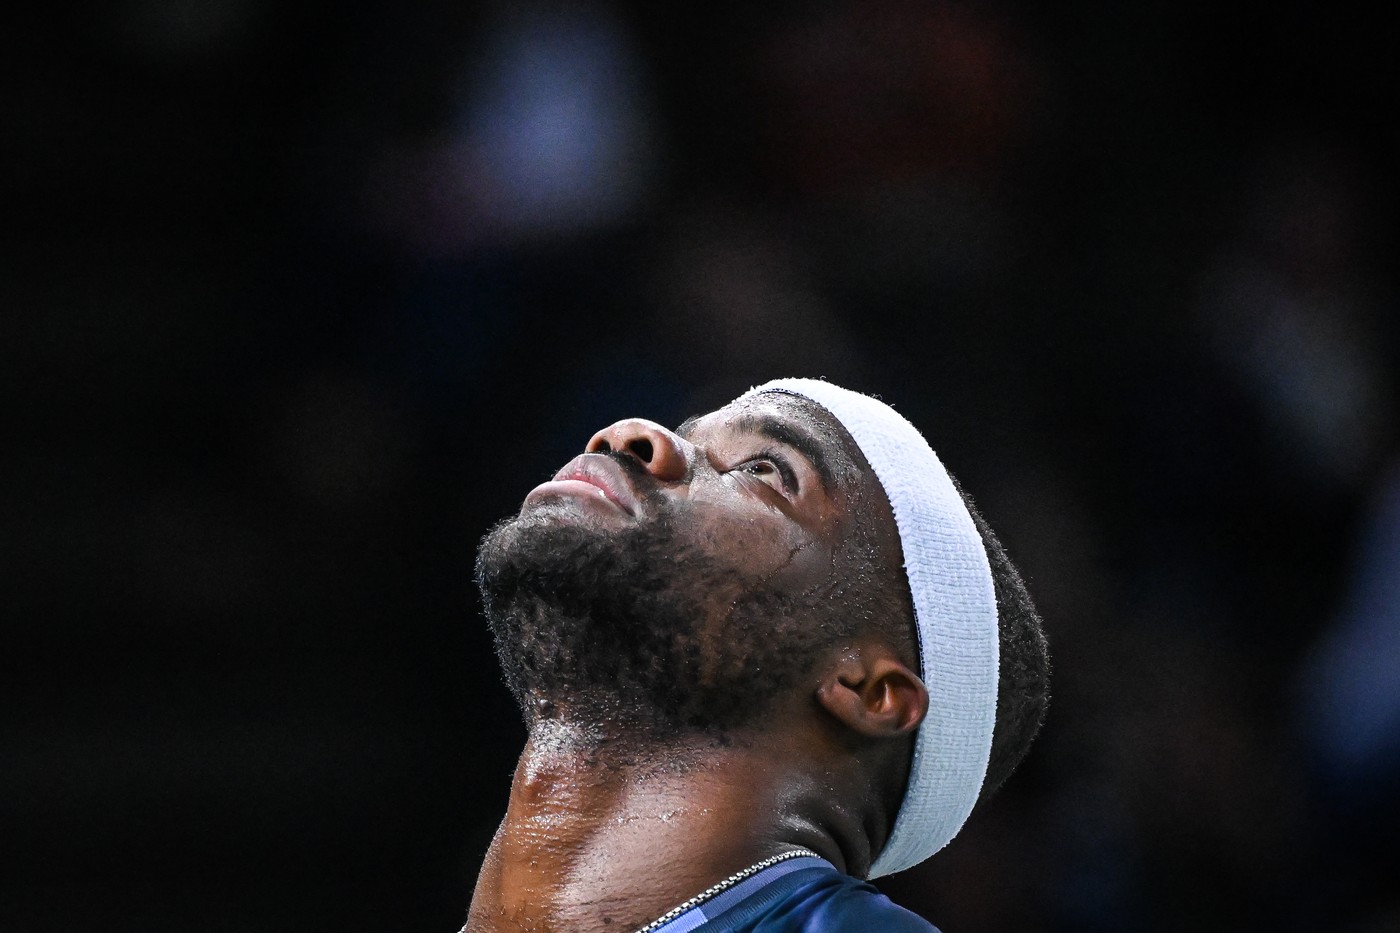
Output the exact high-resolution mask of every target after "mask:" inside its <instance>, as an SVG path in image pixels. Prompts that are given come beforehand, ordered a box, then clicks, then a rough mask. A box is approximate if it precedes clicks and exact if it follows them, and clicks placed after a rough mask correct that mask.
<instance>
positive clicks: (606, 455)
mask: <svg viewBox="0 0 1400 933" xmlns="http://www.w3.org/2000/svg"><path fill="white" fill-rule="evenodd" d="M477 582H478V584H479V586H480V587H481V592H482V596H483V600H484V604H485V610H486V615H487V619H488V621H489V623H490V625H491V628H492V631H493V633H494V635H495V638H496V645H497V651H498V654H499V656H500V660H501V663H502V666H503V668H504V672H505V678H506V682H507V684H508V685H509V686H510V688H511V690H512V691H513V692H514V694H515V696H516V698H517V699H518V700H519V702H520V705H521V708H522V710H523V712H524V716H525V720H526V724H527V726H528V727H529V739H528V741H527V744H526V747H525V750H524V752H523V753H522V755H521V757H520V763H519V765H518V767H517V769H516V772H515V778H514V782H513V784H512V787H511V796H510V803H509V806H508V809H507V813H506V816H505V819H504V821H503V822H502V823H501V826H500V828H499V830H498V831H497V833H496V837H495V839H494V840H493V842H492V844H491V847H490V850H489V852H488V854H487V857H486V861H485V864H484V865H483V867H482V870H481V875H480V877H479V879H478V881H477V885H476V891H475V894H474V896H473V900H472V905H471V910H470V914H469V916H468V920H467V925H466V933H487V931H493V933H494V931H517V930H520V931H523V930H532V931H533V930H541V931H544V930H557V931H565V930H568V931H585V933H586V931H604V930H607V931H632V930H644V931H647V933H683V931H689V930H696V929H699V930H704V931H707V933H719V931H765V933H766V931H797V930H801V931H813V933H815V931H835V930H882V931H883V930H890V931H906V930H907V931H929V930H932V929H933V928H932V927H931V926H929V925H928V923H926V922H925V921H923V920H921V919H920V918H918V917H916V916H915V915H914V914H912V913H910V912H908V911H905V910H903V909H901V908H898V907H896V906H894V905H893V904H891V903H890V901H889V900H888V899H886V898H885V897H884V896H883V895H881V894H879V893H878V892H877V891H876V890H875V889H874V888H873V887H871V886H870V885H869V884H867V883H865V882H864V881H861V880H858V879H863V878H871V877H877V876H879V875H883V874H888V873H890V872H894V871H900V870H903V869H905V868H908V867H910V866H912V865H914V864H917V863H918V862H920V861H922V860H923V859H925V858H927V857H928V856H929V855H932V854H933V853H934V852H935V851H937V850H938V849H939V848H941V847H942V846H943V845H944V844H945V843H946V842H947V841H948V840H949V839H951V838H952V837H953V835H954V834H955V833H956V832H957V831H958V829H959V828H960V827H961V825H962V823H963V821H964V820H965V819H966V817H967V815H968V814H969V812H970V811H971V810H972V808H973V806H974V805H975V804H976V803H977V802H978V800H979V799H985V798H986V797H987V796H988V795H989V794H990V793H991V792H992V791H993V790H994V789H995V788H996V786H997V785H999V784H1000V783H1001V781H1003V780H1004V779H1005V778H1006V776H1007V775H1008V774H1009V773H1010V771H1011V770H1012V769H1013V768H1014V767H1015V765H1016V764H1017V763H1018V762H1019V761H1020V760H1021V758H1022V757H1024V755H1025V753H1026V751H1027V748H1028V746H1029V744H1030V742H1031V739H1032V738H1033V737H1034V735H1035V733H1036V731H1037V730H1038V728H1039V725H1040V722H1041V719H1042V718H1043V715H1044V709H1045V704H1046V699H1047V657H1046V651H1045V641H1044V636H1043V634H1042V633H1041V629H1040V623H1039V620H1038V618H1037V617H1036V615H1035V612H1034V609H1033V608H1032V607H1031V603H1030V600H1029V598H1028V596H1027V595H1026V592H1025V588H1024V586H1023V585H1022V583H1021V580H1020V578H1019V576H1018V575H1017V573H1016V571H1015V569H1014V568H1013V567H1012V566H1011V564H1010V563H1009V562H1008V561H1007V560H1006V556H1005V554H1004V553H1003V551H1002V549H1001V547H1000V545H999V544H998V543H997V541H996V539H995V538H994V537H993V536H992V534H991V532H990V531H989V530H988V529H987V528H986V527H985V525H984V524H983V523H982V522H981V519H980V518H978V517H977V516H976V513H975V512H973V511H972V510H971V508H970V506H969V505H967V504H966V501H965V499H964V498H963V496H962V495H961V493H960V492H959V490H958V489H957V487H956V486H955V484H954V483H953V481H952V480H951V478H950V477H949V476H948V474H947V473H946V472H945V471H944V469H943V467H942V466H941V464H940V463H939V461H938V459H937V457H936V456H935V455H934V454H933V451H932V450H931V449H930V448H929V446H928V444H927V442H925V441H924V439H923V437H922V436H921V435H920V434H919V432H918V431H917V430H915V429H914V428H913V426H912V425H910V424H909V423H908V422H907V421H906V420H904V418H903V417H902V416H900V415H898V414H897V413H896V412H894V410H893V409H891V408H889V407H888V406H886V405H885V404H883V403H882V402H879V401H877V400H875V399H872V398H869V397H867V396H863V395H859V394H857V393H854V392H850V391H848V390H845V389H841V388H839V387H836V386H833V385H830V384H829V383H825V382H819V381H814V380H805V379H792V380H779V381H777V382H772V383H768V384H767V385H765V386H761V387H759V388H757V389H754V390H752V391H750V392H749V393H747V394H745V395H744V396H742V397H740V398H739V399H737V400H735V401H734V402H732V403H730V404H729V405H727V406H725V407H724V408H721V409H720V410H718V411H716V412H713V413H711V414H708V415H705V416H704V417H701V418H692V419H690V420H689V421H687V422H686V423H685V424H683V425H681V426H680V428H679V429H678V430H677V431H675V432H672V431H669V430H667V429H665V428H663V427H661V426H660V425H658V424H654V423H652V422H649V421H642V420H636V419H632V420H627V421H620V422H618V423H617V424H614V425H613V426H612V427H610V428H607V429H606V430H603V431H601V432H599V433H598V434H597V435H595V436H594V437H593V439H592V440H590V441H589V443H588V446H587V452H585V453H584V454H583V455H581V456H579V457H578V458H576V459H574V460H573V461H571V462H570V463H569V464H568V465H566V466H565V467H564V468H563V469H562V470H561V471H560V472H559V473H558V474H557V475H556V476H555V478H554V479H553V480H551V481H549V482H546V483H544V484H542V485H540V486H538V487H536V488H535V489H534V490H532V491H531V492H530V493H529V495H527V496H526V498H525V502H524V505H523V506H522V508H521V510H520V513H519V515H517V516H515V517H514V518H512V519H510V520H508V521H506V522H503V523H502V524H500V525H498V526H497V527H496V528H495V529H493V530H492V531H491V532H490V533H489V534H488V535H487V536H486V538H485V539H484V540H483V542H482V545H481V550H480V553H479V555H478V559H477Z"/></svg>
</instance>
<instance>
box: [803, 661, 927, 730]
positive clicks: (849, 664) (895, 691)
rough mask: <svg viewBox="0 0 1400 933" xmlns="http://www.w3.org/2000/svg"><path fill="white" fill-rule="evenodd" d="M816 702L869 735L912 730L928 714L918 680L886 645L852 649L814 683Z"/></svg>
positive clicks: (924, 696) (849, 725)
mask: <svg viewBox="0 0 1400 933" xmlns="http://www.w3.org/2000/svg"><path fill="white" fill-rule="evenodd" d="M816 698H817V702H818V703H820V704H821V705H822V707H823V708H824V709H826V711H827V712H828V713H830V714H831V715H832V716H834V717H836V719H838V720H839V721H840V722H841V723H842V724H844V725H845V726H846V727H847V728H848V729H851V730H852V731H854V732H856V733H858V734H860V735H863V736H866V737H868V738H872V739H878V738H898V737H899V736H902V735H906V734H908V733H910V732H913V731H914V730H915V729H917V728H918V727H919V724H920V723H921V722H923V721H924V716H926V715H927V714H928V689H927V688H926V687H925V686H924V682H923V680H922V679H921V678H920V677H919V675H917V674H915V673H914V672H913V671H911V670H910V669H909V668H908V667H906V666H905V665H904V664H902V663H901V662H900V661H899V660H898V659H897V658H896V657H894V656H893V655H892V654H891V653H890V652H888V651H887V650H881V649H875V650H871V649H865V650H861V649H852V650H850V651H848V652H847V653H846V654H845V655H844V656H843V657H842V658H841V659H840V661H839V662H838V663H837V664H836V665H835V666H833V668H832V669H831V670H830V671H828V672H827V676H826V678H825V679H824V680H823V681H822V682H821V684H820V685H819V686H818V687H817V691H816Z"/></svg>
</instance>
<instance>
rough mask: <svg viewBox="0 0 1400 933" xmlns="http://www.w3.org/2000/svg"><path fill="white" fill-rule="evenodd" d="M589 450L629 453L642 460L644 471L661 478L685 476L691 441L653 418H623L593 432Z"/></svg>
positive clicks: (670, 481) (673, 480)
mask: <svg viewBox="0 0 1400 933" xmlns="http://www.w3.org/2000/svg"><path fill="white" fill-rule="evenodd" d="M585 449H586V450H587V452H588V453H591V454H596V453H607V452H608V451H611V452H613V453H619V454H628V455H630V456H633V457H636V458H637V459H638V460H640V461H641V463H642V466H644V467H646V469H647V472H648V473H650V474H651V475H652V476H654V477H656V478H657V479H659V480H662V481H663V482H668V483H673V482H676V481H677V480H682V479H685V477H686V475H687V474H688V473H689V472H690V453H689V451H690V444H689V442H687V441H686V440H684V439H683V438H681V437H680V436H679V435H677V434H675V433H674V432H672V431H668V430H666V429H665V428H663V427H662V426H661V425H659V424H657V423H656V422H655V421H647V420H646V419H644V418H626V419H624V420H622V421H619V422H617V424H614V425H611V426H609V427H606V428H604V429H603V430H601V431H599V432H598V433H597V434H595V435H593V437H592V438H590V439H589V441H588V447H587V448H585Z"/></svg>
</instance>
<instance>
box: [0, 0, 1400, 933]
mask: <svg viewBox="0 0 1400 933" xmlns="http://www.w3.org/2000/svg"><path fill="white" fill-rule="evenodd" d="M1376 15H1380V14H1376ZM6 19H7V20H9V25H8V27H7V28H5V29H3V30H0V50H3V58H2V60H3V65H0V68H3V70H4V73H5V75H6V82H5V85H6V90H5V92H4V94H3V97H0V108H3V109H2V110H0V112H3V117H4V119H3V126H4V128H5V129H4V142H3V144H0V152H4V153H6V156H5V163H7V169H6V171H5V172H4V173H3V175H0V212H2V213H3V216H4V217H5V221H6V222H5V224H4V229H5V239H4V249H3V251H0V287H3V294H0V300H2V301H3V311H4V313H3V316H2V317H0V322H2V323H0V384H3V385H4V387H5V388H6V389H7V390H8V395H9V397H10V399H11V401H10V402H9V403H8V404H7V405H6V406H5V413H6V415H7V416H9V418H10V419H12V420H13V425H12V428H11V430H10V431H9V437H10V438H11V440H10V441H9V442H8V443H7V444H6V445H5V446H4V450H5V456H4V457H3V458H0V479H2V480H3V487H0V488H3V489H4V491H5V493H6V496H5V499H6V500H7V501H6V504H5V505H4V506H3V511H2V512H0V527H3V535H0V548H3V559H2V560H0V632H3V635H4V639H3V645H4V648H3V650H0V682H3V684H4V688H5V692H4V695H5V696H6V697H8V698H9V699H7V700H6V702H5V703H4V707H3V710H0V929H3V930H5V931H7V933H25V931H39V930H45V931H47V930H59V929H64V930H72V929H95V928H99V927H100V928H102V929H104V930H112V931H127V930H132V931H135V930H143V931H186V930H188V931H205V930H210V931H255V930H256V931H263V930H268V931H281V930H287V931H292V930H295V931H309V930H331V929H338V930H405V931H407V930H413V931H437V933H452V931H455V930H457V929H458V927H459V926H460V925H461V923H462V922H463V920H464V918H465V911H466V907H467V903H468V900H469V896H470V891H471V885H472V882H473V879H474V877H475V872H476V868H477V865H478V863H479V860H480V858H481V856H482V854H483V852H484V849H485V846H486V843H487V841H488V839H489V837H490V834H491V832H492V831H493V829H494V826H495V823H496V821H497V819H498V818H499V816H500V814H501V812H502V809H503V806H504V800H505V795H506V791H507V787H508V783H509V776H510V772H511V769H512V766H513V763H514V759H515V755H516V753H517V752H518V750H519V746H520V743H521V740H522V738H523V731H522V729H521V727H520V725H519V724H518V721H517V717H516V714H515V710H514V707H513V705H512V703H511V701H510V699H509V697H508V695H507V694H506V691H505V689H504V687H503V686H502V685H501V684H500V682H499V679H498V676H497V672H496V668H495V663H494V658H493V656H492V654H491V649H490V643H489V639H488V637H487V634H486V632H485V628H484V625H483V623H482V621H481V619H480V617H479V614H478V611H477V603H476V596H475V593H474V591H473V588H472V586H471V583H470V569H471V564H472V559H473V553H474V549H475V544H476V542H477V540H478V539H479V537H480V536H481V535H482V533H483V532H484V531H485V530H486V529H487V528H488V527H489V526H490V524H491V523H492V522H494V521H495V520H497V519H499V518H501V517H503V516H504V515H506V514H507V513H509V512H511V511H512V510H514V509H515V508H516V507H517V505H518V503H519V500H520V499H521V497H522V496H523V495H524V493H525V492H526V491H527V490H528V489H529V488H530V487H532V486H533V485H535V484H536V483H537V482H539V481H540V480H542V479H544V478H545V477H546V476H547V475H548V474H550V473H552V471H553V469H554V468H556V467H557V466H558V465H559V464H561V463H562V462H563V461H564V460H565V459H567V458H568V457H569V456H571V455H572V454H573V453H574V452H576V451H578V450H580V449H581V447H582V445H583V443H584V442H585V441H586V439H587V438H588V436H589V435H590V434H591V433H592V432H593V431H594V430H595V429H596V428H598V427H601V426H603V425H605V424H607V423H610V422H611V421H613V420H615V419H616V418H619V417H622V416H628V415H645V416H648V417H652V418H655V419H657V420H660V421H663V422H668V423H671V424H675V423H676V422H678V421H679V420H681V419H682V418H684V417H685V416H687V415H689V414H692V413H694V412H698V411H704V410H708V409H709V408H712V407H714V406H716V405H718V404H721V403H723V402H725V401H727V400H728V399H729V398H731V397H733V396H734V395H735V394H737V393H739V392H740V391H742V390H743V389H745V388H747V387H748V386H750V385H752V384H755V383H757V382H759V381H763V380H766V379H768V378H771V377H774V376H779V375H821V376H827V377H829V378H831V379H833V380H834V381H837V382H840V383H843V384H846V385H849V386H851V387H853V388H858V389H862V390H865V391H873V392H878V393H881V394H882V395H884V397H886V398H887V399H889V400H891V401H892V402H894V403H895V404H896V405H897V406H898V407H899V408H900V409H901V410H902V411H903V412H905V413H906V414H907V415H908V416H909V417H910V418H911V419H912V420H913V421H914V422H915V423H916V424H919V425H920V426H921V427H923V428H924V430H925V432H926V433H927V434H928V435H929V437H930V438H931V439H932V441H933V444H934V446H935V448H936V449H938V450H939V451H940V453H941V454H942V456H943V458H944V460H945V462H946V463H948V464H949V465H950V467H951V469H952V470H953V471H954V472H955V473H956V474H957V475H958V477H959V478H960V479H961V480H962V482H963V483H964V484H965V485H966V486H967V487H968V488H969V490H971V491H972V493H973V494H974V496H975V497H976V498H977V501H978V504H979V506H980V507H981V510H982V511H983V512H984V514H986V515H987V517H988V518H989V520H990V521H991V523H992V525H993V526H994V527H996V528H997V529H998V530H999V532H1000V534H1001V536H1002V537H1003V539H1004V540H1005V542H1006V543H1007V545H1008V548H1009V550H1010V552H1011V554H1012V556H1013V558H1015V559H1016V560H1017V561H1018V562H1019V563H1020V564H1021V565H1022V566H1023V568H1024V570H1025V572H1026V575H1027V576H1028V578H1029V580H1030V584H1031V587H1032V589H1033V591H1034V592H1035V593H1036V594H1037V596H1038V599H1039V601H1040V604H1041V607H1042V610H1043V613H1044V615H1045V618H1046V620H1047V625H1048V627H1049V631H1050V634H1051V638H1052V647H1053V650H1054V654H1055V658H1056V663H1057V670H1056V673H1057V678H1056V684H1055V687H1056V696H1055V701H1054V703H1053V704H1052V710H1051V716H1050V720H1049V724H1048V726H1047V728H1046V730H1045V732H1044V733H1043V736H1042V739H1041V740H1040V742H1039V743H1038V745H1037V748H1036V751H1035V753H1034V754H1033V755H1032V757H1031V758H1030V760H1029V761H1028V763H1027V764H1026V765H1025V766H1024V767H1023V768H1022V770H1021V772H1020V773H1018V775H1017V776H1016V777H1014V778H1013V779H1012V781H1011V782H1010V784H1009V785H1008V786H1007V788H1006V789H1005V790H1004V791H1003V793H1002V794H1001V796H1000V797H999V798H998V800H997V802H996V803H995V805H993V806H992V807H990V808H988V809H987V810H986V811H985V812H982V813H979V814H978V815H977V816H976V817H974V819H973V820H972V821H971V823H970V824H969V825H968V827H967V829H966V831H965V832H964V833H963V834H962V835H961V836H960V837H959V839H958V840H957V841H956V842H955V843H954V844H953V845H952V846H951V847H950V848H949V849H948V850H947V851H946V852H944V853H942V854H940V855H939V856H938V857H937V858H935V859H934V860H933V861H932V862H929V863H926V864H925V865H924V866H922V867H920V868H918V869H916V870H914V871H910V872H908V873H905V874H904V875H901V876H896V877H894V878H891V879H888V883H885V884H883V887H884V888H885V889H886V890H887V891H888V892H889V893H890V894H891V895H892V896H894V897H895V898H896V899H897V900H899V901H900V902H902V903H904V904H905V905H907V906H909V907H911V908H913V909H915V910H917V911H919V912H921V913H923V914H924V915H926V916H927V917H928V918H930V919H931V920H932V921H933V922H935V923H936V924H938V925H940V926H942V927H943V928H944V929H946V930H948V931H949V933H971V931H1045V933H1052V931H1056V933H1057V931H1076V933H1084V931H1088V933H1094V931H1119V930H1146V931H1156V930H1162V931H1166V930H1178V929H1193V930H1232V931H1238V930H1271V931H1279V930H1294V929H1299V930H1301V929H1308V930H1315V929H1319V928H1321V929H1328V930H1343V931H1362V933H1380V931H1393V930H1400V883H1397V879H1400V864H1397V863H1400V858H1397V849H1400V846H1397V843H1400V819H1398V818H1397V802H1396V801H1397V798H1400V444H1398V443H1397V438H1400V433H1398V432H1397V416H1398V415H1400V412H1397V406H1396V401H1397V395H1396V389H1397V386H1396V377H1397V373H1398V372H1400V369H1397V364H1398V363H1400V334H1398V333H1397V320H1396V302H1397V281H1396V261H1395V256H1396V246H1397V238H1396V220H1397V217H1396V210H1395V209H1396V205H1397V192H1396V172H1395V166H1396V165H1397V158H1396V156H1397V153H1396V143H1395V136H1394V130H1393V124H1394V122H1395V115H1396V103H1397V95H1396V93H1395V91H1396V77H1397V75H1396V59H1397V56H1396V54H1395V48H1396V39H1397V36H1396V34H1395V28H1394V27H1393V26H1390V27H1387V26H1385V25H1384V24H1383V23H1382V22H1372V21H1368V19H1367V16H1366V15H1365V14H1359V13H1357V12H1355V11H1352V12H1346V11H1345V10H1343V9H1342V8H1331V7H1328V8H1324V7H1323V6H1322V5H1321V4H1310V3H1292V4H1288V3H1280V4H1270V5H1263V4H1250V5H1246V8H1244V9H1240V8H1238V7H1237V8H1235V9H1234V10H1233V11H1232V10H1229V9H1226V5H1224V4H1206V3H1200V2H1195V3H1192V2H1184V3H1183V2H1174V3H1165V2H1158V0H1147V2H1140V3H1109V2H1074V3H1068V4H1035V3H1009V2H1007V3H997V2H979V0H967V2H955V3H941V2H928V3H920V2H914V0H829V2H815V3H804V4H796V3H783V2H774V3H743V4H738V3H723V2H719V3H714V2H712V3H708V4H702V5H692V6H686V7H681V6H679V5H676V6H668V5H664V4H643V3H623V2H618V3H606V2H591V3H557V4H548V3H520V4H505V3H502V4H498V5H494V6H493V5H472V4H463V3H451V4H449V3H443V2H436V0H420V2H403V3H397V4H384V3H373V2H369V3H361V4H329V3H319V4H316V3H302V4H276V3H271V2H268V0H115V2H111V3H105V4H85V5H64V6H57V7H52V8H49V9H47V11H46V12H37V11H35V10H30V11H29V12H11V13H9V14H6Z"/></svg>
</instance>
